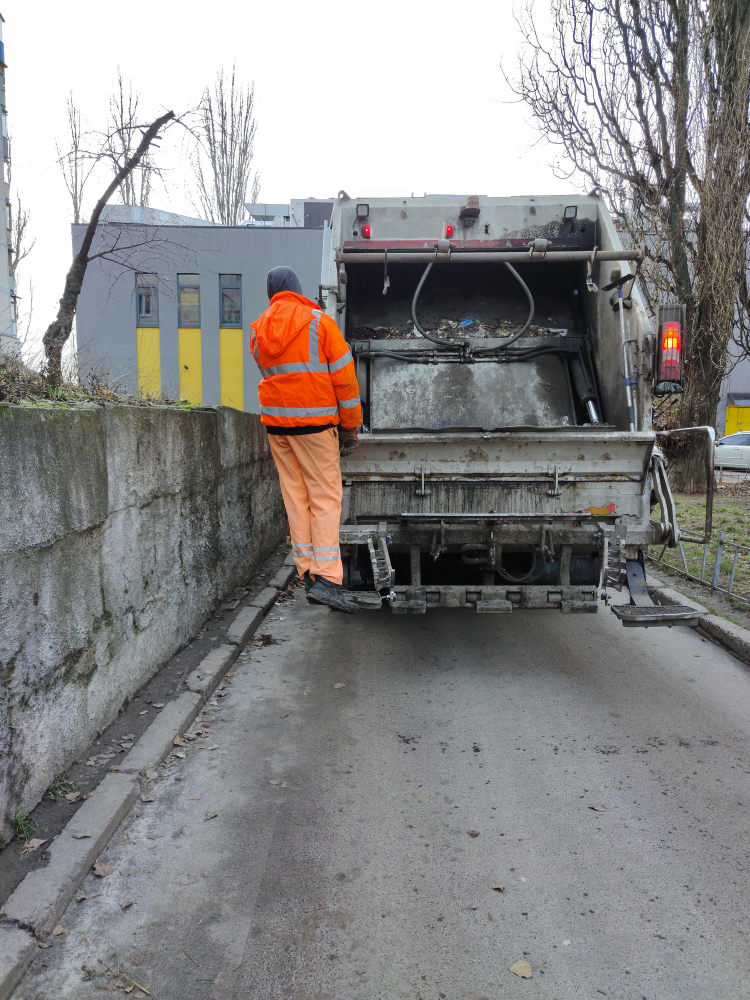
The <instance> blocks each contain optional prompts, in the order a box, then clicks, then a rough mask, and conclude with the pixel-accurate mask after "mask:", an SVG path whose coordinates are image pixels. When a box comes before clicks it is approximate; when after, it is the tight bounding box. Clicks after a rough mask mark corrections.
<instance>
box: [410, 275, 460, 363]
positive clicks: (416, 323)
mask: <svg viewBox="0 0 750 1000" xmlns="http://www.w3.org/2000/svg"><path fill="white" fill-rule="evenodd" d="M433 263H434V261H430V263H429V264H428V265H427V267H426V268H425V269H424V274H423V275H422V277H421V278H420V279H419V284H418V285H417V290H416V291H415V292H414V298H413V299H412V300H411V319H412V323H413V324H414V329H415V330H418V331H419V333H421V334H422V336H423V337H425V338H426V339H427V340H431V341H432V342H433V344H440V346H441V347H455V346H456V345H455V344H454V343H453V341H452V340H441V339H440V337H434V336H433V335H432V334H431V333H427V331H426V330H423V329H422V327H421V326H420V325H419V320H418V319H417V300H418V299H419V293H420V292H421V291H422V286H423V285H424V283H425V281H427V275H428V274H429V273H430V271H431V270H432V265H433Z"/></svg>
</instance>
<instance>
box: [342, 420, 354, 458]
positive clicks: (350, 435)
mask: <svg viewBox="0 0 750 1000" xmlns="http://www.w3.org/2000/svg"><path fill="white" fill-rule="evenodd" d="M357 448H359V438H358V437H357V432H356V431H355V430H353V429H352V428H351V427H339V455H341V457H342V458H344V457H345V456H346V455H351V453H352V452H353V451H355V450H356V449H357Z"/></svg>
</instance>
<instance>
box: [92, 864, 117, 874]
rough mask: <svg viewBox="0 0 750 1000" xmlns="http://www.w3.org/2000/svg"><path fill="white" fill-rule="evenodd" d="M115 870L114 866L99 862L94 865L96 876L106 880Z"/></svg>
mask: <svg viewBox="0 0 750 1000" xmlns="http://www.w3.org/2000/svg"><path fill="white" fill-rule="evenodd" d="M114 870H115V866H114V865H108V864H104V863H103V862H99V863H98V864H95V865H94V875H98V876H99V878H106V877H107V875H111V874H112V872H113V871H114Z"/></svg>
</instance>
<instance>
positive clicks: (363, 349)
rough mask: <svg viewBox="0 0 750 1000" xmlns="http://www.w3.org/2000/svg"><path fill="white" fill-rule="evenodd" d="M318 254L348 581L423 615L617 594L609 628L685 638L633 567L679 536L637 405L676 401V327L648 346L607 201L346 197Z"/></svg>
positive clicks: (682, 615) (687, 616)
mask: <svg viewBox="0 0 750 1000" xmlns="http://www.w3.org/2000/svg"><path fill="white" fill-rule="evenodd" d="M326 246H327V247H328V248H329V249H328V250H327V251H326V253H325V256H324V261H323V277H322V283H321V289H320V293H321V304H322V305H323V307H324V308H325V309H326V311H327V312H328V313H329V314H330V315H331V316H333V317H334V318H335V319H336V321H337V322H338V324H339V326H340V329H341V330H342V332H343V333H344V335H345V337H346V339H347V341H348V343H349V345H350V347H351V350H352V354H353V356H354V359H355V362H356V367H357V377H358V380H359V385H360V391H361V398H362V406H363V421H364V425H363V429H362V434H361V437H360V441H361V445H360V447H359V449H358V450H357V451H355V452H354V453H353V454H351V455H350V456H348V457H347V458H345V459H343V460H342V475H343V479H344V505H343V511H342V524H341V545H342V555H343V560H344V573H345V586H347V587H348V589H349V590H351V591H352V592H355V593H356V592H358V591H359V592H370V593H371V592H372V591H373V590H375V591H377V592H378V593H379V594H380V595H381V596H382V597H383V598H384V599H386V600H387V601H389V602H390V605H391V609H392V610H393V611H394V612H395V613H402V614H403V613H407V614H420V613H424V612H425V611H426V610H428V609H430V608H444V607H466V608H472V609H475V610H476V611H478V612H481V613H507V612H510V611H513V610H515V609H518V608H548V609H556V610H558V611H564V612H584V613H585V612H596V611H597V610H598V607H599V603H600V600H601V599H602V598H604V599H605V600H607V599H608V591H609V590H610V589H616V590H621V589H622V587H623V585H624V586H626V587H628V589H629V592H630V598H631V603H630V605H622V604H620V605H617V606H615V607H613V610H614V611H615V613H617V614H618V616H619V617H621V618H622V620H623V623H624V624H626V625H655V624H679V623H687V622H689V621H690V620H691V619H692V618H693V617H694V614H693V612H691V610H690V609H687V608H680V607H673V608H659V609H657V610H655V609H654V608H653V606H652V602H651V600H650V598H649V597H648V593H647V591H646V587H645V576H644V558H643V553H644V551H645V550H646V548H647V546H648V545H651V544H656V543H660V542H661V543H663V544H669V545H675V544H676V543H677V541H678V539H679V529H678V527H677V525H676V523H675V520H674V505H673V503H672V499H671V493H670V490H669V483H668V480H667V476H666V464H665V461H664V458H663V456H662V453H661V451H660V449H659V446H658V443H657V434H656V433H655V432H654V430H653V429H652V426H651V408H652V395H653V394H654V391H655V386H658V387H659V388H658V390H657V391H659V392H663V391H669V392H671V391H681V384H680V382H679V379H681V365H680V364H677V363H676V362H677V361H679V358H678V357H677V356H676V354H675V351H676V350H677V351H678V352H679V350H680V346H681V342H680V336H681V333H680V331H681V326H680V322H679V319H678V318H676V317H675V315H673V314H672V313H670V314H669V316H668V317H666V319H665V324H664V327H665V329H667V328H668V333H669V345H668V347H667V348H665V351H666V353H664V352H662V351H660V346H661V345H660V342H659V335H660V331H659V330H657V332H656V334H655V333H654V330H653V328H652V324H651V321H650V320H649V318H648V316H647V314H646V310H645V308H644V305H643V302H642V300H641V298H640V296H639V294H638V291H637V289H636V288H635V287H634V286H635V280H634V275H635V273H636V272H637V268H638V266H639V252H638V251H637V250H633V249H626V248H624V247H623V246H622V243H621V241H620V238H619V234H618V232H617V230H616V228H615V226H614V225H613V223H612V220H611V218H610V216H609V214H608V212H607V210H606V207H605V206H604V203H603V202H602V201H601V200H600V199H599V198H598V197H591V196H589V197H577V196H571V197H568V198H558V197H533V198H531V197H530V198H485V197H476V196H469V197H463V196H462V197H458V196H455V197H454V196H450V197H447V196H446V197H424V198H375V199H366V198H360V199H352V198H349V196H348V195H346V193H345V192H340V194H339V197H338V198H337V201H336V204H335V206H334V209H333V214H332V220H331V231H330V240H328V239H327V240H326ZM662 354H663V355H664V357H663V359H662ZM655 377H656V379H657V381H656V383H655ZM665 380H666V381H665ZM665 386H666V388H664V387H665ZM688 430H689V431H690V432H700V433H704V432H706V431H707V429H705V428H691V429H688ZM707 439H710V434H707ZM708 443H709V444H710V445H711V447H710V449H709V450H710V453H711V455H712V453H713V447H712V443H711V441H710V440H708ZM652 511H654V513H652ZM709 530H710V528H709Z"/></svg>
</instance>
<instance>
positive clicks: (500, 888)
mask: <svg viewBox="0 0 750 1000" xmlns="http://www.w3.org/2000/svg"><path fill="white" fill-rule="evenodd" d="M490 889H494V890H495V892H505V882H490Z"/></svg>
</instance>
